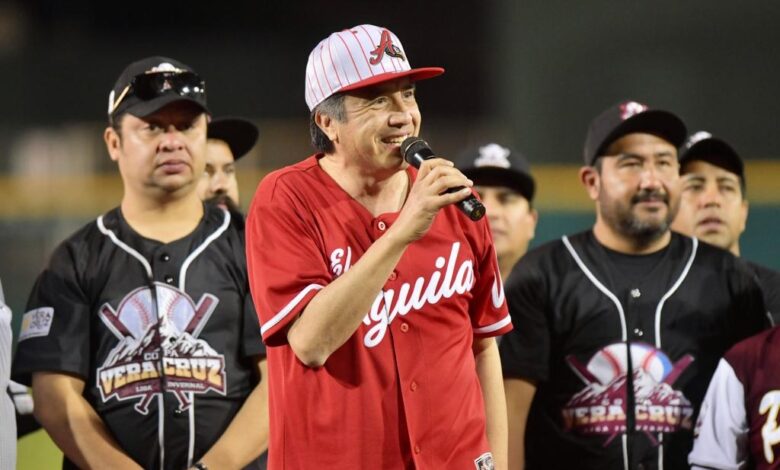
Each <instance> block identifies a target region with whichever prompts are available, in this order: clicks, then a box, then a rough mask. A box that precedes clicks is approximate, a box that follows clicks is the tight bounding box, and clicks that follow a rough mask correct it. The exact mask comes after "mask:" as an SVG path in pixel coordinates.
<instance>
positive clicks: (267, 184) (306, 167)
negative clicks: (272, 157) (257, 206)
mask: <svg viewBox="0 0 780 470" xmlns="http://www.w3.org/2000/svg"><path fill="white" fill-rule="evenodd" d="M317 173H319V164H318V163H317V155H312V156H310V157H308V158H306V159H305V160H303V161H300V162H298V163H296V164H294V165H288V166H286V167H283V168H280V169H278V170H274V171H272V172H270V173H268V174H267V175H266V176H265V177H264V178H263V179H262V181H260V185H259V186H258V188H257V195H256V197H255V198H256V199H257V197H267V198H274V197H275V196H278V195H279V194H280V193H284V192H290V191H292V192H295V191H302V190H305V189H306V188H307V187H309V186H308V185H309V184H310V183H311V182H312V179H313V178H315V175H316V174H317Z"/></svg>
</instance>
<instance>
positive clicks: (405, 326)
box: [401, 323, 409, 333]
mask: <svg viewBox="0 0 780 470" xmlns="http://www.w3.org/2000/svg"><path fill="white" fill-rule="evenodd" d="M407 331H409V324H408V323H401V333H406V332H407Z"/></svg>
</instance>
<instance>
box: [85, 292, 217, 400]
mask: <svg viewBox="0 0 780 470" xmlns="http://www.w3.org/2000/svg"><path fill="white" fill-rule="evenodd" d="M154 287H155V294H156V300H155V299H154V298H152V295H151V294H152V291H151V289H150V288H148V287H141V288H138V289H135V290H134V291H132V292H130V293H129V294H127V295H126V296H125V298H124V299H122V301H121V302H120V303H119V307H118V308H117V309H116V310H114V309H113V308H112V307H111V305H110V304H108V303H105V304H103V306H102V307H101V308H100V310H99V312H98V313H99V317H100V319H101V320H102V321H103V323H104V324H105V325H106V327H107V328H108V329H109V330H110V331H111V332H112V333H113V334H114V336H116V337H117V338H118V339H119V343H118V344H117V345H116V346H115V347H114V348H113V349H112V350H111V352H110V353H109V354H108V356H107V357H106V359H105V361H104V363H103V365H102V366H101V367H100V368H98V371H97V386H98V389H99V390H100V393H101V396H102V398H103V401H107V400H109V399H110V398H116V399H117V400H130V399H135V398H139V397H140V398H141V400H140V401H139V402H138V403H136V404H135V409H136V411H138V412H139V413H141V414H147V413H148V412H149V404H150V403H151V401H152V399H153V398H154V397H155V396H156V395H158V394H159V393H161V392H162V391H167V392H170V393H172V394H173V395H174V396H175V397H176V398H177V400H178V402H179V409H180V410H186V409H188V408H189V407H190V405H191V399H190V394H191V393H206V392H208V391H209V390H213V391H216V392H217V393H220V394H222V395H224V394H225V361H224V356H223V355H222V354H218V353H217V352H216V351H215V350H214V349H213V348H212V347H211V346H210V345H209V344H208V343H207V342H206V341H205V340H203V339H200V338H198V336H199V335H200V333H201V331H202V330H203V327H204V326H205V325H206V323H207V322H208V320H209V318H210V316H211V314H212V313H213V312H214V309H215V308H216V306H217V304H218V303H219V299H217V298H216V297H215V296H213V295H211V294H204V295H203V296H202V297H201V298H200V300H199V301H198V303H197V304H195V302H193V300H192V299H191V298H190V297H189V295H187V294H186V293H185V292H182V291H180V290H178V289H176V288H174V287H171V286H169V285H167V284H162V283H155V285H154Z"/></svg>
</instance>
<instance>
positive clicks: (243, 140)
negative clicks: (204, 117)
mask: <svg viewBox="0 0 780 470" xmlns="http://www.w3.org/2000/svg"><path fill="white" fill-rule="evenodd" d="M259 136H260V131H259V130H258V129H257V126H255V125H254V124H252V123H251V122H249V121H247V120H245V119H241V118H219V119H214V120H212V121H211V122H210V123H209V128H208V138H209V139H218V140H222V141H224V142H225V143H226V144H228V147H230V151H231V152H232V153H233V159H234V160H238V159H239V158H241V157H243V156H244V155H246V154H247V153H248V152H249V151H250V150H252V147H254V146H255V144H256V143H257V139H258V137H259Z"/></svg>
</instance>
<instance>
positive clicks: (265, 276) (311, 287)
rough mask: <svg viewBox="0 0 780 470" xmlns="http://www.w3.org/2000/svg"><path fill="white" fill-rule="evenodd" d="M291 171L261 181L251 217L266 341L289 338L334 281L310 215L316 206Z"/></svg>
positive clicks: (255, 287) (255, 289)
mask: <svg viewBox="0 0 780 470" xmlns="http://www.w3.org/2000/svg"><path fill="white" fill-rule="evenodd" d="M287 174H288V173H286V172H285V171H281V172H276V173H271V174H269V175H268V176H267V177H266V178H265V179H264V180H263V181H262V182H261V183H260V186H259V187H258V189H257V192H256V193H255V197H254V199H253V200H252V204H251V207H250V209H249V214H248V216H247V226H246V250H247V265H248V271H249V283H250V289H251V291H252V298H253V299H254V302H255V308H256V309H257V315H258V317H259V318H260V325H261V327H260V331H261V333H262V335H263V340H264V341H265V342H266V343H267V344H269V345H278V344H283V343H285V342H286V341H287V336H286V333H285V331H286V327H287V326H288V325H289V323H290V321H292V320H293V319H295V318H296V317H297V315H298V314H300V313H301V312H302V311H303V309H304V308H305V307H306V305H307V304H308V303H309V301H310V300H311V299H312V298H313V297H314V296H315V295H316V294H317V292H319V290H320V289H322V288H323V287H325V286H326V285H327V284H328V283H330V282H331V275H330V273H329V271H328V266H327V264H326V263H325V260H324V259H323V257H322V252H321V250H320V248H319V245H318V242H317V240H318V237H317V232H316V230H315V229H314V227H313V224H312V222H311V217H309V214H310V210H311V209H310V208H308V207H306V204H304V203H303V201H302V200H301V199H300V198H299V197H297V196H296V194H295V191H294V190H293V189H291V186H294V185H292V184H289V183H288V182H287V181H285V175H287ZM290 176H293V175H290ZM280 332H281V333H282V334H277V333H280Z"/></svg>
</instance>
